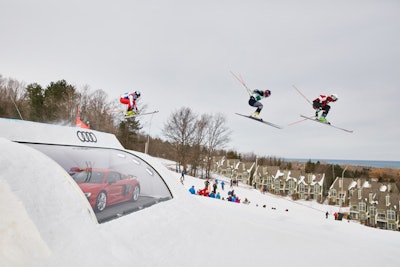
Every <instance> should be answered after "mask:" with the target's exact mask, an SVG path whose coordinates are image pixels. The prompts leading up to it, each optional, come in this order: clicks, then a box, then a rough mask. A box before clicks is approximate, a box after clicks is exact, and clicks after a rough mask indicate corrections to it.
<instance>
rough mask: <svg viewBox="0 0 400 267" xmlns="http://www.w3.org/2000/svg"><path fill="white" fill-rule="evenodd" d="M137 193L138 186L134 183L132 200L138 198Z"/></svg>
mask: <svg viewBox="0 0 400 267" xmlns="http://www.w3.org/2000/svg"><path fill="white" fill-rule="evenodd" d="M139 195H140V187H139V186H138V185H136V186H135V188H133V192H132V201H136V200H138V199H139Z"/></svg>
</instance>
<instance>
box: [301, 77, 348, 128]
mask: <svg viewBox="0 0 400 267" xmlns="http://www.w3.org/2000/svg"><path fill="white" fill-rule="evenodd" d="M293 88H294V89H295V90H296V91H297V92H298V93H299V94H300V95H301V96H302V97H303V98H304V99H305V100H306V101H307V102H308V103H309V104H310V105H311V106H313V104H312V103H311V101H310V100H308V98H307V97H306V96H305V95H303V93H302V92H301V91H300V90H299V89H297V87H296V86H294V85H293ZM300 117H302V118H304V120H310V121H315V122H318V123H322V124H324V125H327V126H330V127H333V128H336V129H338V130H342V131H345V132H347V133H352V132H353V130H348V129H345V128H342V127H338V126H335V125H332V124H331V123H329V122H328V123H327V122H322V121H320V120H318V118H316V117H314V116H312V117H307V116H304V115H301V114H300Z"/></svg>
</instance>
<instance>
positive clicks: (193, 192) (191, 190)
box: [189, 185, 196, 195]
mask: <svg viewBox="0 0 400 267" xmlns="http://www.w3.org/2000/svg"><path fill="white" fill-rule="evenodd" d="M189 192H190V193H192V194H193V195H196V190H195V189H194V185H192V187H191V188H189Z"/></svg>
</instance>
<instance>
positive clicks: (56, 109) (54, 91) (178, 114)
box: [0, 75, 230, 177]
mask: <svg viewBox="0 0 400 267" xmlns="http://www.w3.org/2000/svg"><path fill="white" fill-rule="evenodd" d="M115 110H117V111H118V110H121V104H120V103H119V101H117V100H114V101H109V100H108V96H107V94H106V92H104V91H103V90H100V89H99V90H95V91H92V90H90V89H89V87H88V86H85V87H84V88H77V87H76V86H74V85H72V84H70V83H68V82H67V81H66V80H59V81H56V82H50V83H49V84H48V85H46V86H43V85H40V84H38V83H30V84H27V85H25V84H24V83H22V82H20V81H18V80H15V79H11V78H5V77H3V76H2V75H0V117H3V118H13V119H22V120H29V121H35V122H45V123H54V124H61V125H69V126H75V121H76V116H77V114H78V111H79V117H80V120H81V121H83V122H84V123H86V124H88V125H90V128H91V129H93V130H98V131H103V132H108V133H112V134H115V135H116V137H117V138H118V140H119V141H120V142H121V144H122V145H123V146H124V147H125V148H127V149H132V150H136V151H144V150H145V147H146V143H147V144H149V143H151V144H152V145H151V146H148V151H147V152H148V154H150V155H152V156H157V157H163V158H167V159H171V160H175V161H177V162H178V163H179V164H180V165H181V166H182V168H184V169H187V166H188V165H190V166H191V168H190V171H191V174H192V175H194V176H196V175H198V174H199V173H200V170H201V173H202V174H203V173H204V175H206V176H208V177H209V176H210V171H211V167H212V162H211V159H212V157H213V156H215V154H216V153H217V152H218V150H219V149H222V148H223V147H224V145H226V144H227V143H228V142H229V140H230V131H229V129H228V128H227V127H226V118H225V117H224V115H222V114H201V115H199V114H196V113H195V112H194V111H192V110H191V109H190V108H187V107H182V108H181V109H179V110H177V111H175V112H173V113H172V114H171V116H170V118H169V119H168V121H167V122H166V123H165V125H164V131H163V132H164V138H165V140H162V139H161V138H152V137H150V136H148V135H146V134H145V133H144V132H142V131H141V129H142V125H141V123H140V121H139V120H138V119H137V118H133V119H129V120H123V119H121V117H122V115H121V114H120V113H118V112H114V111H115Z"/></svg>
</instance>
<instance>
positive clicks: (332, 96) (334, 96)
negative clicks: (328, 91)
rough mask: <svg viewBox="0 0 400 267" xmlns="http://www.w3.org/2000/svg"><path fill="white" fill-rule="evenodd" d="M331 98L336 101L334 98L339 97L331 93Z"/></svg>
mask: <svg viewBox="0 0 400 267" xmlns="http://www.w3.org/2000/svg"><path fill="white" fill-rule="evenodd" d="M331 98H332V99H333V100H334V101H336V100H338V99H339V97H338V95H337V94H332V95H331Z"/></svg>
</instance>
